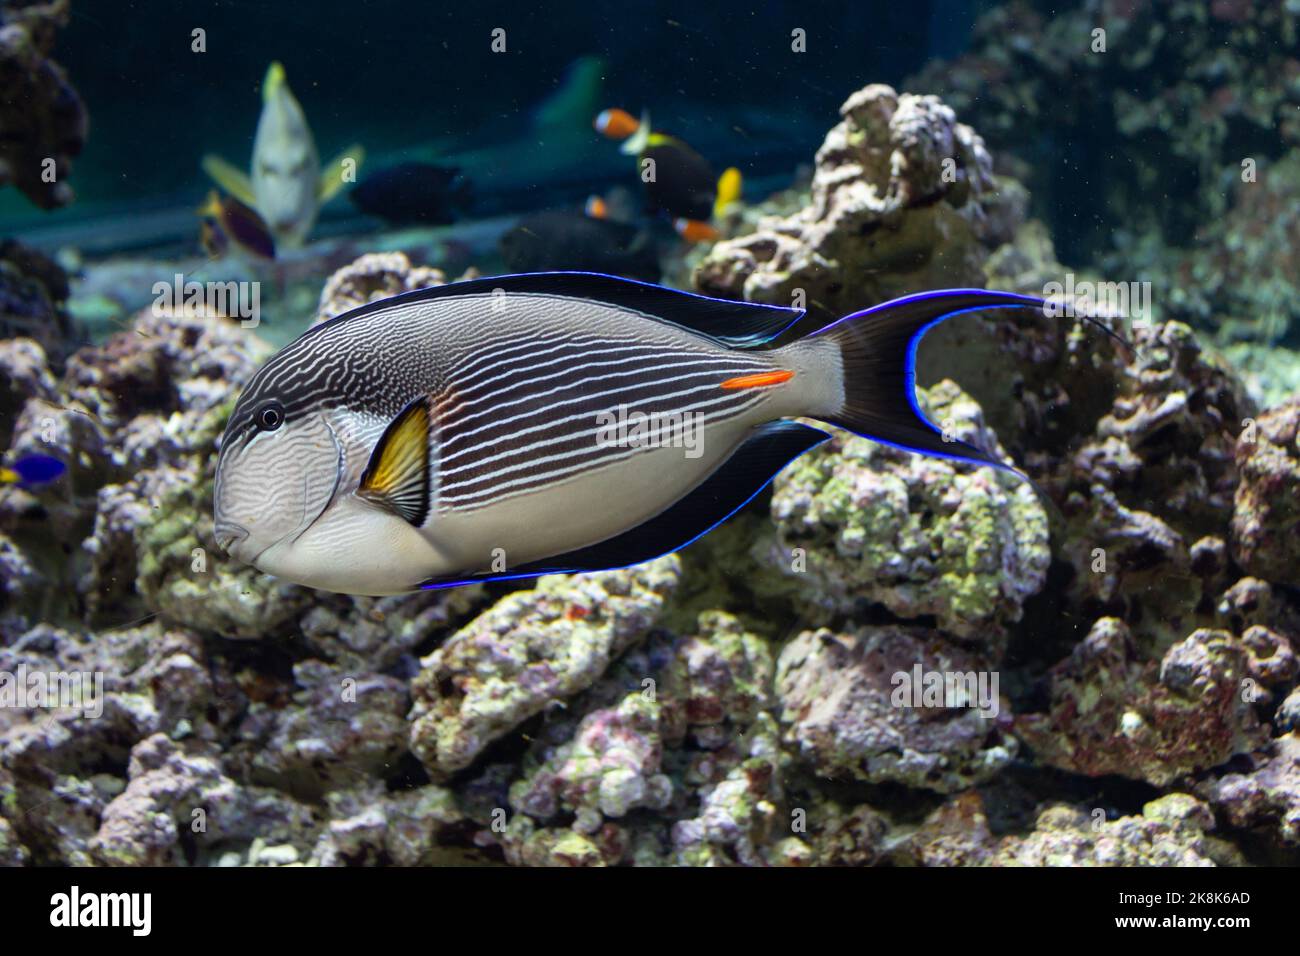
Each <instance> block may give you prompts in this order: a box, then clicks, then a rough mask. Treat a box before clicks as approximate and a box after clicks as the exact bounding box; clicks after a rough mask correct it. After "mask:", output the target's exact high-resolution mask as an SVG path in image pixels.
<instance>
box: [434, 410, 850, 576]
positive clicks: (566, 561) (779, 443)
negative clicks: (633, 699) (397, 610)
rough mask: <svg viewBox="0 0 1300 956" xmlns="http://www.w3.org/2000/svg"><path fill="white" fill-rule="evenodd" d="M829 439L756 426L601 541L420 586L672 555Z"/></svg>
mask: <svg viewBox="0 0 1300 956" xmlns="http://www.w3.org/2000/svg"><path fill="white" fill-rule="evenodd" d="M828 438H830V435H828V434H827V433H826V432H824V431H822V430H821V429H819V428H812V427H810V426H808V425H802V424H800V423H799V422H791V421H776V422H769V423H768V424H766V425H763V426H761V427H759V428H756V429H755V430H754V431H753V433H752V434H751V435H750V437H749V438H748V439H746V440H745V441H744V442H743V443H742V444H741V445H740V447H739V448H737V449H736V451H735V453H734V454H733V455H732V456H731V457H730V458H728V459H727V460H726V462H724V463H723V464H722V465H721V466H720V467H719V468H717V469H715V470H714V472H713V474H711V475H709V477H707V478H705V479H704V481H702V482H701V483H700V484H699V485H697V486H696V488H695V489H694V490H693V491H691V492H690V493H689V494H687V495H686V496H685V497H683V498H681V499H680V500H678V501H677V502H676V503H674V504H672V505H669V506H668V507H667V508H665V509H664V510H663V511H661V512H659V514H657V515H655V516H654V517H653V518H650V519H649V520H648V521H644V522H642V523H641V524H639V525H637V526H636V527H635V528H632V529H630V530H628V531H624V532H623V533H622V534H619V535H616V536H615V537H612V538H608V539H606V540H605V541H601V542H598V543H596V544H592V545H588V546H587V547H584V548H578V549H577V550H575V551H569V552H566V553H565V554H557V555H555V556H554V557H550V558H545V559H542V560H540V561H532V562H530V563H528V564H523V565H520V566H519V567H515V568H510V569H508V570H506V571H504V572H500V573H495V574H493V573H483V574H477V575H475V574H470V575H462V576H459V577H457V578H444V579H434V578H431V579H429V580H428V581H425V582H423V583H422V584H421V585H420V586H421V587H423V588H443V587H453V586H455V585H458V584H471V583H474V582H476V581H493V580H510V579H515V578H531V577H537V576H538V575H542V574H570V573H574V572H579V571H609V570H612V569H614V568H626V567H630V566H631V565H634V564H641V563H642V562H644V561H650V560H653V559H654V558H658V557H661V556H663V555H665V554H671V553H672V552H674V551H678V550H680V549H682V548H684V547H686V545H688V544H690V543H691V542H692V541H694V540H695V539H696V538H699V537H700V536H702V535H704V534H706V533H707V532H709V531H710V530H712V529H713V528H715V527H717V526H718V525H719V524H721V523H722V522H724V521H726V520H727V519H728V518H729V517H731V516H732V515H733V514H735V513H736V512H737V511H739V510H740V509H741V508H743V507H744V506H745V505H746V504H747V503H748V502H749V501H750V500H752V499H753V498H754V497H755V496H756V495H757V494H758V493H759V492H760V491H762V490H763V489H764V488H766V487H767V485H768V484H769V483H770V482H771V481H772V479H773V478H775V477H776V475H777V473H778V472H779V471H780V470H781V469H782V468H784V467H785V466H786V465H788V464H789V463H790V462H792V461H793V460H794V459H796V458H798V457H799V456H800V455H802V454H804V452H806V451H808V450H809V449H811V448H815V447H816V446H817V445H820V444H821V443H822V442H824V441H826V440H827V439H828Z"/></svg>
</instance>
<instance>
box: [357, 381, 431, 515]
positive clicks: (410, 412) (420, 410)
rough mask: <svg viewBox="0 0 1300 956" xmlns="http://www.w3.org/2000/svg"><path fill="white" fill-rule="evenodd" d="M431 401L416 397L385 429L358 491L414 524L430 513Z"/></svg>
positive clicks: (361, 495)
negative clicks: (429, 402)
mask: <svg viewBox="0 0 1300 956" xmlns="http://www.w3.org/2000/svg"><path fill="white" fill-rule="evenodd" d="M429 470H430V468H429V404H428V402H427V401H426V400H425V399H424V398H423V397H420V398H417V399H416V400H415V401H413V402H411V404H409V405H407V406H406V408H405V409H403V410H402V413H401V414H400V415H398V416H397V417H396V418H394V419H393V420H392V421H391V422H390V423H389V425H388V428H386V429H385V430H384V434H383V436H382V437H381V438H380V439H379V443H378V444H376V445H375V450H374V451H373V452H372V453H371V455H370V463H369V464H368V465H367V466H366V470H365V472H363V473H362V475H361V484H360V485H359V486H358V487H357V494H358V495H359V496H360V497H362V498H364V499H365V500H367V501H370V502H372V503H374V504H377V505H379V506H380V507H382V508H387V509H388V510H389V511H392V512H393V513H394V514H397V515H400V516H401V517H402V518H405V519H406V520H407V521H409V522H410V523H411V524H413V525H415V527H417V528H418V527H420V526H421V525H423V524H424V520H425V518H427V517H428V516H429Z"/></svg>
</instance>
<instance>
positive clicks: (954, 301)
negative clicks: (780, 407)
mask: <svg viewBox="0 0 1300 956" xmlns="http://www.w3.org/2000/svg"><path fill="white" fill-rule="evenodd" d="M1045 305H1046V303H1044V302H1043V300H1042V299H1037V298H1034V297H1033V296H1027V295H1017V294H1016V293H1013V292H989V291H985V290H983V289H949V290H944V291H939V292H923V293H919V294H917V295H910V296H906V297H904V298H901V299H895V300H893V301H892V302H886V303H884V304H883V305H878V306H876V307H875V308H871V309H867V310H865V311H863V312H855V313H854V314H852V315H848V316H845V317H844V318H842V319H840V320H838V321H836V322H833V323H831V324H830V325H828V326H826V327H825V328H823V329H820V330H818V331H817V332H814V333H812V335H810V336H808V339H807V340H814V339H816V338H828V339H830V340H832V341H833V342H834V343H835V344H836V345H837V346H838V347H839V352H840V356H841V359H842V364H843V370H844V373H843V374H844V381H843V394H844V398H843V402H842V404H840V406H839V408H838V409H832V410H829V412H827V411H822V412H819V413H816V414H817V417H819V418H822V419H824V420H825V421H828V422H830V423H831V424H833V425H839V426H840V427H841V428H847V429H848V430H849V431H851V432H855V433H856V434H859V435H862V436H863V437H866V438H871V439H874V440H875V441H879V442H883V443H885V444H888V445H894V446H896V447H899V448H903V449H905V450H908V451H915V452H921V453H923V454H927V455H935V456H938V457H943V458H954V459H957V460H959V461H972V462H979V463H982V464H988V465H995V466H997V467H999V468H1006V467H1008V466H1007V465H1005V464H1004V463H1003V462H1001V461H1000V460H998V459H997V458H995V457H994V456H993V455H991V454H990V453H989V452H987V451H985V450H983V449H981V448H976V447H975V446H974V445H971V444H968V443H966V442H963V441H959V440H958V439H956V438H955V437H953V436H945V435H944V433H943V432H942V431H941V430H940V429H939V428H937V427H935V425H934V424H933V423H931V421H930V420H929V419H928V418H926V417H925V415H924V414H923V413H922V412H921V409H920V406H919V405H918V404H917V400H916V349H917V345H918V343H919V342H920V340H921V337H922V336H923V335H924V334H925V333H926V331H927V330H928V329H929V328H930V327H931V326H934V325H937V324H938V323H940V322H942V321H943V320H944V319H948V318H951V317H952V316H954V315H958V314H960V313H963V312H974V311H978V310H982V309H996V308H1040V309H1041V308H1043V307H1044V306H1045Z"/></svg>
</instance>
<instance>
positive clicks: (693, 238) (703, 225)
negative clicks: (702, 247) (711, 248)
mask: <svg viewBox="0 0 1300 956" xmlns="http://www.w3.org/2000/svg"><path fill="white" fill-rule="evenodd" d="M673 228H674V229H676V230H677V235H679V236H681V237H682V238H683V239H685V240H686V241H687V242H717V241H718V237H719V236H721V235H722V234H721V233H720V232H718V230H716V229H714V228H713V227H712V226H710V225H709V224H708V223H707V222H700V221H699V220H698V219H675V220H673Z"/></svg>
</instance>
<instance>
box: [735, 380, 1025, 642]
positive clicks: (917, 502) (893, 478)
mask: <svg viewBox="0 0 1300 956" xmlns="http://www.w3.org/2000/svg"><path fill="white" fill-rule="evenodd" d="M923 407H925V409H926V411H927V414H928V415H929V416H930V418H931V419H932V420H933V421H935V422H936V423H938V424H939V425H940V426H941V427H942V428H944V429H946V430H948V433H949V434H951V435H953V436H954V437H955V438H957V439H960V440H963V441H967V442H971V443H973V444H975V445H977V446H979V447H984V448H988V449H990V450H992V451H994V453H995V454H997V453H998V450H999V446H998V445H997V442H996V438H995V437H994V436H993V434H992V433H991V431H990V430H989V429H988V427H987V426H986V425H985V424H984V422H983V420H982V417H981V415H980V411H979V407H978V406H977V405H975V404H974V403H973V402H972V401H971V400H970V398H969V397H968V396H966V395H964V394H963V393H962V392H961V391H960V390H959V389H958V388H957V387H956V386H955V385H953V384H952V383H951V382H946V383H941V384H940V385H936V386H935V387H934V388H932V389H930V390H929V391H928V392H926V393H924V394H923ZM773 487H774V490H773V494H772V517H773V519H774V521H775V524H776V537H775V541H774V542H770V543H769V542H764V543H762V544H760V545H759V547H758V548H756V549H755V550H756V552H757V557H759V558H760V559H761V560H762V561H763V562H764V563H765V564H766V565H767V566H768V567H769V568H770V569H772V570H773V571H775V572H778V573H779V574H780V575H781V578H780V579H779V580H780V582H781V583H780V584H779V585H777V586H778V587H782V589H783V591H784V592H785V593H787V594H788V595H789V598H790V599H791V600H792V601H793V602H794V604H795V606H796V607H797V608H798V609H799V610H800V612H801V613H802V614H803V615H804V617H805V619H806V620H808V621H811V622H814V623H816V622H820V621H826V620H828V619H829V617H830V615H832V614H837V613H839V614H847V613H851V612H853V611H854V610H855V609H858V608H860V607H862V606H863V605H866V604H868V603H877V604H881V605H883V606H884V607H886V608H887V609H888V610H889V611H890V612H892V613H893V614H895V615H897V616H898V617H901V618H920V617H933V618H934V619H935V620H936V621H937V622H938V624H939V627H940V628H941V629H942V630H944V631H947V632H949V633H951V634H954V635H957V636H959V637H963V638H967V639H970V640H973V641H978V642H980V643H983V644H986V645H989V646H990V647H997V646H999V645H1000V643H1001V642H1002V640H1003V638H1004V636H1005V629H1006V627H1007V625H1009V624H1010V623H1012V622H1014V621H1017V620H1019V618H1020V615H1021V608H1022V606H1023V604H1024V602H1025V600H1026V599H1027V598H1029V597H1030V596H1031V595H1033V594H1034V593H1035V592H1037V591H1038V590H1039V588H1041V587H1042V585H1043V581H1044V579H1045V577H1046V573H1047V565H1048V561H1049V550H1048V539H1047V516H1046V514H1045V513H1044V511H1043V508H1042V505H1041V504H1040V502H1039V501H1038V498H1037V496H1036V494H1035V492H1034V489H1033V487H1032V486H1031V485H1030V484H1029V483H1028V482H1025V481H1024V480H1023V479H1021V478H1018V477H1016V476H1013V475H1010V474H1007V473H1005V472H1001V471H998V470H997V469H993V468H982V467H976V466H972V465H967V464H961V463H957V462H952V461H947V460H943V459H938V458H929V457H924V456H921V455H915V454H911V453H908V452H904V451H900V450H897V449H894V448H890V447H888V446H885V445H881V444H879V443H877V442H873V441H870V440H868V439H865V438H858V437H856V436H850V435H847V434H842V433H841V434H837V435H836V436H835V439H834V440H833V441H832V442H829V443H827V444H826V445H823V446H822V447H820V448H816V449H814V450H813V451H811V452H810V453H808V454H807V455H805V456H803V457H802V458H800V459H799V460H798V461H796V462H794V463H793V464H792V465H791V466H790V467H789V468H787V469H786V470H785V471H784V472H782V473H781V475H780V476H778V477H777V479H776V481H775V482H774V485H773Z"/></svg>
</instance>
